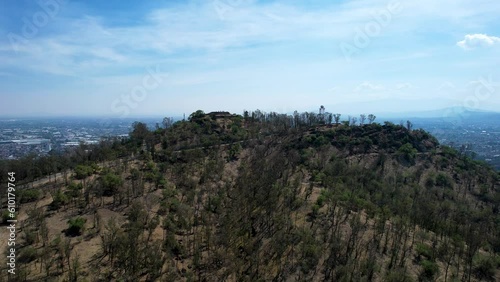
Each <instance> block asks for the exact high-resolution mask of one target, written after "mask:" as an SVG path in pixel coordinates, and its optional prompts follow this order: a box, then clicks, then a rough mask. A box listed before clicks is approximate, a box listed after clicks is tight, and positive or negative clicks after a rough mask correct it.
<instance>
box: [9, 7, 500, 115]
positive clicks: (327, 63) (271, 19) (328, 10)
mask: <svg viewBox="0 0 500 282" xmlns="http://www.w3.org/2000/svg"><path fill="white" fill-rule="evenodd" d="M0 8H1V9H2V10H3V11H4V13H2V15H0V35H1V39H0V62H1V64H0V83H1V85H2V86H3V87H2V89H1V90H0V101H1V102H0V117H4V118H8V117H18V118H19V117H62V116H73V117H128V118H134V117H145V116H146V117H162V116H182V115H183V114H186V116H188V115H189V114H190V113H192V112H194V111H196V110H198V109H202V110H204V111H206V112H209V111H217V110H227V111H230V112H234V113H242V112H243V110H256V109H260V110H262V111H266V112H269V111H275V112H280V113H290V112H292V111H294V110H298V111H311V110H315V109H318V108H319V106H320V105H324V106H325V107H326V110H327V111H329V112H339V113H343V114H360V113H405V112H419V111H434V110H440V109H444V108H450V107H461V108H464V109H467V110H484V111H495V112H498V109H500V97H499V95H498V91H499V86H500V83H499V82H500V72H499V70H498V65H500V57H499V56H498V54H499V51H500V37H499V36H500V34H499V33H498V31H499V30H500V21H499V20H498V16H497V15H498V14H500V2H495V1H487V0H480V1H475V2H470V1H462V0H460V1H452V0H446V1H440V2H439V3H437V2H435V1H431V0H424V1H416V0H409V1H380V0H357V1H340V2H337V3H330V2H329V1H326V0H321V1H314V2H312V1H308V2H307V3H302V2H301V1H253V0H240V1H226V0H215V1H181V2H175V3H172V1H155V2H147V3H142V2H133V3H127V5H126V6H125V5H124V4H123V3H122V2H121V1H117V0H113V1H106V2H100V1H68V0H64V1H63V0H44V1H37V2H35V1H27V0H22V1H2V2H0Z"/></svg>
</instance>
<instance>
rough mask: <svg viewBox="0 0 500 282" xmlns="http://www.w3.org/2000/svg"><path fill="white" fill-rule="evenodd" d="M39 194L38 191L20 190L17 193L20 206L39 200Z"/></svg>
mask: <svg viewBox="0 0 500 282" xmlns="http://www.w3.org/2000/svg"><path fill="white" fill-rule="evenodd" d="M40 195H41V192H40V190H39V189H27V190H20V191H19V192H18V197H19V202H20V203H21V204H24V203H31V202H34V201H36V200H38V199H39V198H40Z"/></svg>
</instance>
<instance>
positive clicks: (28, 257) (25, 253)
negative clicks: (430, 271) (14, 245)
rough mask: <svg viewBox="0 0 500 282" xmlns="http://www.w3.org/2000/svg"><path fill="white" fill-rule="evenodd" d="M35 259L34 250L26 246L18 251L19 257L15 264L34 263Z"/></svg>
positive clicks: (35, 253)
mask: <svg viewBox="0 0 500 282" xmlns="http://www.w3.org/2000/svg"><path fill="white" fill-rule="evenodd" d="M36 258H37V252H36V250H35V248H33V247H31V246H28V247H25V248H23V249H21V251H19V257H18V259H17V262H19V263H25V264H26V263H30V262H32V261H34V260H35V259H36Z"/></svg>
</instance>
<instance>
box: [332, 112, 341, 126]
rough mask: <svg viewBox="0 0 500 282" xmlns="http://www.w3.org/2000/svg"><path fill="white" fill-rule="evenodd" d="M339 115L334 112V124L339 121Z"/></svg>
mask: <svg viewBox="0 0 500 282" xmlns="http://www.w3.org/2000/svg"><path fill="white" fill-rule="evenodd" d="M340 116H341V114H334V115H333V119H334V120H335V124H336V125H338V124H339V122H340Z"/></svg>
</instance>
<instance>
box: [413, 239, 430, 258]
mask: <svg viewBox="0 0 500 282" xmlns="http://www.w3.org/2000/svg"><path fill="white" fill-rule="evenodd" d="M415 250H416V252H417V255H418V256H419V257H422V256H423V257H425V258H426V259H428V260H433V259H434V253H433V251H432V248H431V247H429V246H428V245H426V244H423V243H417V246H416V247H415Z"/></svg>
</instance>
